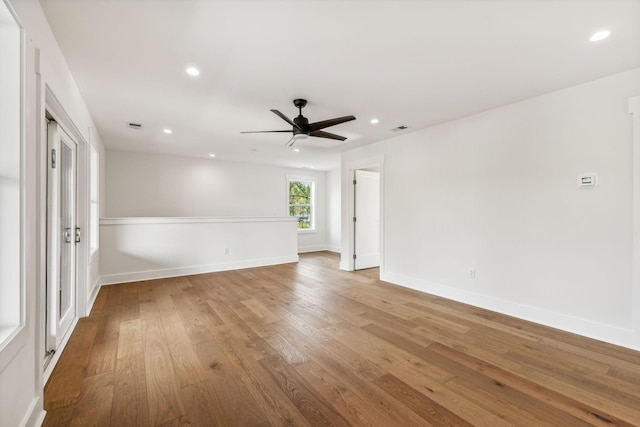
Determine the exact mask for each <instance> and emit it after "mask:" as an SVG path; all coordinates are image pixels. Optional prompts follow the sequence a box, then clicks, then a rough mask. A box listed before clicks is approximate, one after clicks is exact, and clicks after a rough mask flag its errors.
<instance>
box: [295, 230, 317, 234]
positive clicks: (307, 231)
mask: <svg viewBox="0 0 640 427" xmlns="http://www.w3.org/2000/svg"><path fill="white" fill-rule="evenodd" d="M317 232H318V231H317V230H310V229H302V230H298V234H315V233H317Z"/></svg>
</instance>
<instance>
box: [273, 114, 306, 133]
mask: <svg viewBox="0 0 640 427" xmlns="http://www.w3.org/2000/svg"><path fill="white" fill-rule="evenodd" d="M271 112H272V113H273V114H275V115H276V116H278V117H280V118H281V119H282V120H284V121H285V122H287V123H289V124H290V125H291V126H293V127H294V128H296V129H299V130H302V129H300V126H298V125H297V124H295V123H293V120H291V119H290V118H289V117H287V116H285V115H284V114H282V113H281V112H280V111H278V110H271Z"/></svg>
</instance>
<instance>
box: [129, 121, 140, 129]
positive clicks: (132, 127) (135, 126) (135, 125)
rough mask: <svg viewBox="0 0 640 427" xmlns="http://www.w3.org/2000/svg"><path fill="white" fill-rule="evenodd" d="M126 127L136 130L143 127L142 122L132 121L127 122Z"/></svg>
mask: <svg viewBox="0 0 640 427" xmlns="http://www.w3.org/2000/svg"><path fill="white" fill-rule="evenodd" d="M127 127H129V128H131V129H138V130H140V129H143V128H144V126H143V125H142V123H133V122H127Z"/></svg>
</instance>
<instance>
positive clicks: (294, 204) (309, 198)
mask: <svg viewBox="0 0 640 427" xmlns="http://www.w3.org/2000/svg"><path fill="white" fill-rule="evenodd" d="M315 181H316V180H315V178H308V177H307V178H305V177H287V196H288V197H287V200H288V203H289V216H297V217H298V231H315V213H314V209H315V206H314V204H315V200H314V198H315V183H316V182H315Z"/></svg>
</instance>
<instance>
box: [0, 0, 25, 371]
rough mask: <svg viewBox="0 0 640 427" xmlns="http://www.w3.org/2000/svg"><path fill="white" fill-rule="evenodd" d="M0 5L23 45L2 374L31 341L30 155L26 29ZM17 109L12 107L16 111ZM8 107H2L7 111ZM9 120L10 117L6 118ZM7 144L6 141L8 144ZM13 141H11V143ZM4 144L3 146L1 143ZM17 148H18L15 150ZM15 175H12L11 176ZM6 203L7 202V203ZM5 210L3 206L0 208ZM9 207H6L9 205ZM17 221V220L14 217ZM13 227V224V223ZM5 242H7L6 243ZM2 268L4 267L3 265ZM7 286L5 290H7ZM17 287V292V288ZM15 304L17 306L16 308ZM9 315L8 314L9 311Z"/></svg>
mask: <svg viewBox="0 0 640 427" xmlns="http://www.w3.org/2000/svg"><path fill="white" fill-rule="evenodd" d="M0 6H3V7H6V9H7V10H8V12H9V15H11V18H13V21H14V22H15V24H16V28H17V31H18V43H19V47H18V49H19V59H18V60H19V70H18V73H19V78H18V79H19V81H18V84H17V88H18V90H19V95H18V97H19V99H18V105H17V106H14V107H17V109H18V118H17V120H18V127H19V130H18V133H19V136H18V141H17V144H18V147H17V149H18V152H19V153H18V157H19V158H18V159H17V160H18V165H15V164H14V165H13V166H11V165H10V166H9V168H11V167H17V168H18V173H17V175H18V176H13V178H14V179H16V180H18V181H19V182H18V192H19V195H18V206H15V205H13V204H11V205H9V207H8V209H9V211H8V212H9V216H12V215H15V216H17V222H18V223H19V225H18V230H16V232H17V234H18V235H19V238H18V239H15V238H14V237H9V242H10V243H13V244H14V248H13V249H15V251H12V252H13V253H14V254H16V255H17V257H18V260H19V261H18V263H17V265H15V266H14V267H15V268H16V269H17V271H15V276H16V277H15V278H12V279H11V280H10V283H9V282H5V281H4V279H3V283H2V284H0V298H3V294H4V296H7V295H8V297H7V299H6V300H5V301H10V304H12V306H11V308H12V309H13V310H15V312H14V315H11V316H7V318H5V321H4V322H3V324H0V372H2V371H4V369H5V368H6V367H7V366H8V365H9V363H11V361H12V360H13V358H14V357H15V355H16V354H17V353H18V352H19V351H20V349H21V348H23V346H24V345H25V344H26V342H27V336H28V330H27V328H26V327H25V326H26V323H27V317H26V299H25V292H26V280H27V270H26V257H27V254H26V252H27V251H26V237H25V236H26V231H25V222H26V216H27V209H26V205H27V200H26V178H25V176H26V173H25V171H26V165H27V161H26V159H27V156H26V143H25V135H26V133H25V63H26V57H25V53H24V52H25V33H24V27H23V26H22V24H21V23H20V20H19V19H18V17H17V15H16V13H15V11H14V10H13V8H12V7H11V5H10V4H9V3H8V1H7V0H4V1H3V0H0ZM9 84H10V85H13V84H15V81H14V82H9ZM12 108H13V107H11V106H10V107H9V109H12ZM3 109H4V108H0V110H3ZM5 118H6V117H5ZM4 142H6V140H5V141H4ZM10 142H11V141H10ZM0 145H1V144H0ZM13 148H14V149H15V148H16V147H13ZM10 176H11V175H10ZM5 202H6V201H5ZM14 207H15V208H16V210H17V211H14V210H13V208H14ZM1 208H2V207H1V206H0V209H1ZM5 208H6V205H5ZM14 219H15V217H14ZM10 225H11V226H12V227H13V226H14V225H13V224H10ZM3 237H4V238H5V239H6V236H4V235H3V233H0V239H2V238H3ZM2 243H6V241H5V242H2ZM0 268H2V265H1V264H0ZM3 286H4V288H3ZM16 288H17V289H16ZM14 303H15V305H14ZM5 315H6V312H5ZM9 317H10V318H11V319H12V320H11V321H7V319H8V318H9Z"/></svg>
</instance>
